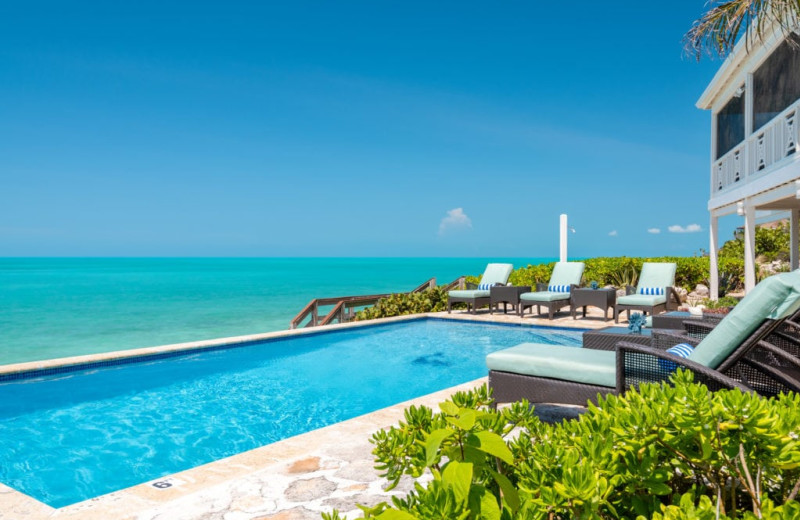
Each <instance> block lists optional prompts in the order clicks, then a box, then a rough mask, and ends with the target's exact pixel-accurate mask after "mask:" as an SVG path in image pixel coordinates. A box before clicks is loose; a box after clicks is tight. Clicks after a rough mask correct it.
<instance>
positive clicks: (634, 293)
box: [614, 262, 681, 323]
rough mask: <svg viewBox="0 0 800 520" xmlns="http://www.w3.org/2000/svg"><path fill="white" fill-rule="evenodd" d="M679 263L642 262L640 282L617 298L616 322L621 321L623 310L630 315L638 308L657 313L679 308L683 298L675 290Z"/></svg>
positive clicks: (645, 311) (627, 288)
mask: <svg viewBox="0 0 800 520" xmlns="http://www.w3.org/2000/svg"><path fill="white" fill-rule="evenodd" d="M676 269H677V265H676V264H674V263H662V262H645V263H644V264H642V273H641V274H640V275H639V283H637V284H636V288H635V289H634V288H633V287H631V286H627V287H626V288H625V290H626V292H627V294H626V295H625V296H620V297H619V298H617V304H616V306H615V307H614V322H615V323H619V315H620V313H621V312H622V311H627V313H628V317H629V318H630V316H631V311H633V310H638V311H642V312H644V313H645V314H646V313H648V312H649V313H651V314H656V313H659V312H664V311H667V310H674V309H677V308H678V307H679V306H680V304H681V298H680V296H678V293H677V291H675V287H673V286H674V285H675V271H676Z"/></svg>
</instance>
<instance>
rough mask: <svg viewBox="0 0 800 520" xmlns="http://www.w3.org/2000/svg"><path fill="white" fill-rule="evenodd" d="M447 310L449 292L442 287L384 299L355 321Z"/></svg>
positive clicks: (364, 310)
mask: <svg viewBox="0 0 800 520" xmlns="http://www.w3.org/2000/svg"><path fill="white" fill-rule="evenodd" d="M456 308H458V307H457V306H456ZM445 309H447V291H445V290H443V289H442V288H441V287H434V288H432V289H427V290H425V291H422V292H418V293H409V294H405V293H399V294H393V295H391V296H389V297H387V298H382V299H380V300H378V303H376V304H375V305H373V306H372V307H367V308H366V309H362V310H360V311H358V312H357V313H356V315H355V320H373V319H376V318H388V317H391V316H404V315H407V314H419V313H422V312H438V311H443V310H445Z"/></svg>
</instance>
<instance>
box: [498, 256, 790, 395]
mask: <svg viewBox="0 0 800 520" xmlns="http://www.w3.org/2000/svg"><path fill="white" fill-rule="evenodd" d="M798 309H800V271H794V272H791V273H781V274H778V275H774V276H771V277H769V278H767V279H766V280H764V281H762V282H761V283H760V284H758V285H757V286H756V287H755V288H754V289H753V290H752V291H751V292H750V293H749V294H748V295H747V296H746V297H745V298H744V299H743V300H742V301H741V302H740V303H739V304H738V305H737V306H736V307H735V308H734V309H733V310H732V311H731V312H730V314H728V316H726V317H725V319H723V320H722V321H721V322H720V323H719V324H718V325H717V326H716V327H714V328H713V330H711V331H710V332H709V333H708V335H707V336H706V337H705V338H703V339H702V340H699V341H698V340H697V339H694V340H692V338H691V337H690V336H688V335H675V336H673V337H671V338H670V337H669V336H670V335H669V334H658V333H654V334H653V336H654V338H655V339H654V344H653V345H651V346H645V345H636V344H630V343H625V342H621V343H619V344H617V347H616V350H615V351H603V350H591V349H585V348H575V347H565V346H559V345H541V344H535V343H523V344H521V345H517V346H516V347H512V348H510V349H505V350H501V351H499V352H494V353H492V354H489V355H488V356H487V357H486V364H487V365H488V367H489V386H490V387H491V389H492V390H493V392H494V397H495V399H496V401H497V402H499V403H502V402H510V401H516V400H519V399H522V398H526V399H528V400H529V401H531V402H533V403H541V402H552V403H567V404H579V405H585V404H586V402H587V401H588V400H593V399H595V398H596V396H597V395H598V394H607V393H622V392H624V391H625V390H627V389H628V388H631V387H634V386H636V385H638V384H639V383H642V382H655V381H663V380H666V379H668V378H669V375H670V374H671V373H672V371H673V370H674V367H675V366H677V367H681V368H685V369H688V370H691V371H692V372H694V374H695V379H696V380H697V381H699V382H702V383H705V384H706V385H708V386H709V388H711V389H712V390H716V389H719V388H740V389H743V390H756V391H759V392H760V393H764V394H770V393H773V392H774V389H775V387H776V385H777V383H776V382H775V381H774V380H773V379H772V378H775V377H777V376H776V375H775V373H774V372H776V371H778V372H780V374H783V376H786V377H783V379H784V380H786V381H784V382H785V383H788V385H787V387H791V385H792V384H794V383H793V382H794V379H793V378H791V377H788V376H790V375H791V374H793V373H794V372H796V371H797V366H794V365H793V368H786V367H781V369H780V370H777V369H772V370H771V371H770V370H767V369H765V368H764V367H765V366H766V367H773V368H774V367H775V366H776V364H775V362H774V361H771V359H772V358H771V357H770V356H775V351H777V350H778V349H779V348H778V347H776V346H775V345H772V346H771V347H770V346H769V344H768V343H767V341H766V340H767V339H768V338H770V337H771V336H774V333H775V332H776V331H777V329H778V327H779V326H780V325H781V324H782V323H783V322H784V321H785V320H786V318H787V317H789V316H791V315H792V314H794V313H795V312H797V311H798ZM676 343H696V346H695V348H694V350H693V351H692V353H691V354H690V355H689V357H688V358H681V357H678V356H676V355H674V354H671V353H669V352H666V351H665V350H664V349H665V348H667V347H670V346H673V345H675V344H676ZM788 357H793V356H791V355H790V354H789V355H788ZM786 358H787V356H783V358H782V359H783V360H784V361H783V362H784V363H788V361H786ZM659 360H662V361H661V362H660V361H659ZM754 361H756V362H758V363H760V364H758V363H754ZM665 362H666V364H665ZM670 364H672V365H671V367H670ZM665 366H666V367H669V369H666V368H665ZM754 367H755V368H754ZM746 370H751V371H753V370H754V371H756V372H758V373H759V378H761V379H758V380H757V379H755V377H754V376H753V375H751V372H746ZM793 371H794V372H793ZM752 373H754V372H752Z"/></svg>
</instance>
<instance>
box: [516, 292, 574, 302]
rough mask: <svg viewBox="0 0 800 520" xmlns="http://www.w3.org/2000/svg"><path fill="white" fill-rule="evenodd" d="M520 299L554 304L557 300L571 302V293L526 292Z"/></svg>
mask: <svg viewBox="0 0 800 520" xmlns="http://www.w3.org/2000/svg"><path fill="white" fill-rule="evenodd" d="M519 299H520V300H524V301H526V302H554V301H557V300H569V293H568V292H567V293H564V292H551V291H539V292H526V293H522V294H520V295H519Z"/></svg>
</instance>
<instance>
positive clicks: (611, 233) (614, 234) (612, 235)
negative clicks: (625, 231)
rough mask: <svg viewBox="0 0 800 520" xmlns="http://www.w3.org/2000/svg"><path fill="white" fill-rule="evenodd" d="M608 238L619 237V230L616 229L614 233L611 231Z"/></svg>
mask: <svg viewBox="0 0 800 520" xmlns="http://www.w3.org/2000/svg"><path fill="white" fill-rule="evenodd" d="M608 236H610V237H615V236H617V230H616V229H615V230H614V231H609V233H608Z"/></svg>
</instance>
